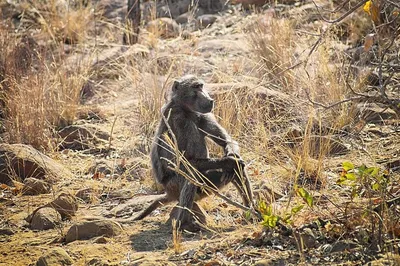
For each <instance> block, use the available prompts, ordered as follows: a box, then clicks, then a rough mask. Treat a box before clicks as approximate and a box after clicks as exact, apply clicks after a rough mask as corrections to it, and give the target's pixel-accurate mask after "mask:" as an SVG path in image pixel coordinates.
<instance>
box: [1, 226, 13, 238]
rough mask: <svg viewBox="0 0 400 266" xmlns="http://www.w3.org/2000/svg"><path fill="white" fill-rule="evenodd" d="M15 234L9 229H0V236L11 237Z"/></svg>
mask: <svg viewBox="0 0 400 266" xmlns="http://www.w3.org/2000/svg"><path fill="white" fill-rule="evenodd" d="M13 234H15V232H14V231H13V230H12V229H10V228H0V236H12V235H13Z"/></svg>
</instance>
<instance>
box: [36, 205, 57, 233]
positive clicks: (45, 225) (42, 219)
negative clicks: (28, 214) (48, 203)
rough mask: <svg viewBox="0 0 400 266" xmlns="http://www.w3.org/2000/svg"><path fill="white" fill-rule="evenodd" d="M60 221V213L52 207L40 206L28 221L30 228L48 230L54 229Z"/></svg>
mask: <svg viewBox="0 0 400 266" xmlns="http://www.w3.org/2000/svg"><path fill="white" fill-rule="evenodd" d="M60 221H61V216H60V214H59V213H58V212H57V211H56V210H54V209H53V208H49V207H47V208H42V209H40V210H38V211H37V212H36V213H35V214H34V215H33V218H32V221H31V222H30V228H31V229H32V230H40V231H42V230H48V229H54V228H55V227H56V225H57V224H59V223H60Z"/></svg>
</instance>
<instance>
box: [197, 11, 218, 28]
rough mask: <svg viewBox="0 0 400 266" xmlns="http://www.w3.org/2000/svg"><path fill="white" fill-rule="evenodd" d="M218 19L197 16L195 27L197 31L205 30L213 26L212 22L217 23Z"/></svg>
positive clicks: (210, 16)
mask: <svg viewBox="0 0 400 266" xmlns="http://www.w3.org/2000/svg"><path fill="white" fill-rule="evenodd" d="M218 17H219V16H216V15H210V14H207V15H202V16H199V17H198V18H197V20H196V27H197V28H198V29H205V28H207V27H209V26H211V25H212V24H214V22H215V21H217V19H218Z"/></svg>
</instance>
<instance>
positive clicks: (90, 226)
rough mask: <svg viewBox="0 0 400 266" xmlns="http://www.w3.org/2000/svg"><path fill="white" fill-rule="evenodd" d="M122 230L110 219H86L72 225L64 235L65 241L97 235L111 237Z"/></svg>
mask: <svg viewBox="0 0 400 266" xmlns="http://www.w3.org/2000/svg"><path fill="white" fill-rule="evenodd" d="M121 232H122V228H121V225H120V224H118V223H117V222H114V221H111V220H97V221H87V222H82V223H79V224H75V225H73V226H72V227H71V228H70V229H69V230H68V232H67V235H66V236H65V241H66V242H67V243H69V242H72V241H75V240H87V239H91V238H93V237H97V236H106V237H112V236H116V235H119V234H120V233H121Z"/></svg>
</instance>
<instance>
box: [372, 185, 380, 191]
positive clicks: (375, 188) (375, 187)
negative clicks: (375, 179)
mask: <svg viewBox="0 0 400 266" xmlns="http://www.w3.org/2000/svg"><path fill="white" fill-rule="evenodd" d="M380 187H381V186H380V185H379V183H374V184H373V185H372V189H373V190H375V191H378V190H379V188H380Z"/></svg>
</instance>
